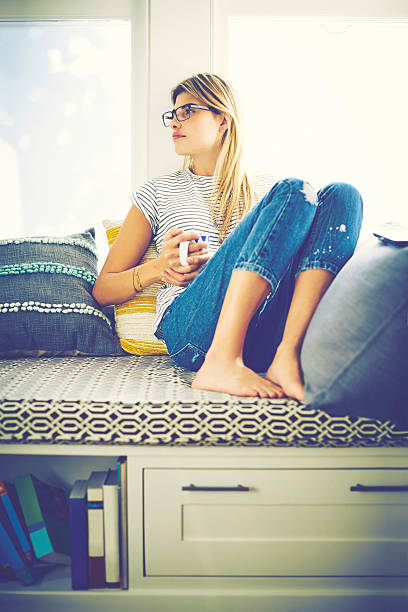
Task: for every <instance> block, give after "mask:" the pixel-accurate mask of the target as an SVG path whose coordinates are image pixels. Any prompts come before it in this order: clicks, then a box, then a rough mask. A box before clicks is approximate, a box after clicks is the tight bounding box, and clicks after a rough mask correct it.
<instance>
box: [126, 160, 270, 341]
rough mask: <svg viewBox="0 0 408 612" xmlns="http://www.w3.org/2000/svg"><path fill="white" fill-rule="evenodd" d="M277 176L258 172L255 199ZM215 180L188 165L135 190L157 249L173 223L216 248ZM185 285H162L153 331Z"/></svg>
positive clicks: (137, 204)
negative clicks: (205, 237) (212, 203)
mask: <svg viewBox="0 0 408 612" xmlns="http://www.w3.org/2000/svg"><path fill="white" fill-rule="evenodd" d="M277 180H278V179H277V178H276V177H273V176H272V175H270V174H264V175H262V176H257V177H256V181H255V185H254V188H255V193H256V201H259V200H260V199H261V198H262V197H263V196H264V195H265V194H266V193H267V192H268V191H269V190H270V189H271V188H272V186H273V185H274V184H275V183H276V182H277ZM212 181H213V177H212V176H199V175H197V174H193V172H191V170H189V169H188V168H187V169H185V170H178V171H177V172H173V173H172V174H167V175H164V176H160V177H158V178H154V179H152V180H150V181H148V182H147V183H144V185H142V186H141V187H140V188H139V189H138V190H137V191H136V192H135V193H134V194H133V196H132V202H133V204H134V205H135V206H137V207H138V209H139V210H140V211H141V212H142V213H143V214H144V215H145V217H146V218H147V220H148V221H149V223H150V225H151V227H152V232H153V240H154V243H155V245H156V250H157V252H158V253H160V252H161V249H162V246H163V239H164V237H165V235H166V234H167V232H168V231H169V230H170V229H171V228H172V227H177V228H179V229H182V230H183V231H185V232H186V231H197V232H199V233H200V234H206V235H208V236H209V245H208V252H209V253H214V252H215V251H216V250H217V248H218V246H219V244H218V235H219V231H218V228H217V227H216V225H215V224H214V222H213V218H212V212H211V208H210V205H209V204H208V199H209V197H210V195H211V193H212V189H213V182H212ZM235 226H236V219H234V218H233V220H232V223H231V226H230V230H229V231H230V232H231V231H232V230H233V229H234V227H235ZM184 289H185V287H176V286H175V285H171V284H168V283H165V284H164V285H163V286H162V287H161V288H160V289H159V291H158V294H157V303H156V317H155V319H154V322H153V333H155V332H156V330H157V327H158V325H159V323H160V321H161V318H162V316H163V314H164V312H165V310H166V309H167V308H168V306H170V304H171V303H172V301H173V300H174V298H175V297H177V296H178V295H179V294H180V293H181V292H182V291H184Z"/></svg>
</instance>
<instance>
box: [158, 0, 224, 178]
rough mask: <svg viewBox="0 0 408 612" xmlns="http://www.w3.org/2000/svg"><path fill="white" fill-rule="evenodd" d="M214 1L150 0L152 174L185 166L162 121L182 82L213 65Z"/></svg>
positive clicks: (210, 68)
mask: <svg viewBox="0 0 408 612" xmlns="http://www.w3.org/2000/svg"><path fill="white" fill-rule="evenodd" d="M211 4H212V3H211V0H194V1H192V0H177V2H174V3H173V2H170V1H169V0H150V44H149V49H150V54H149V61H150V64H149V73H150V95H149V148H148V173H149V175H150V176H155V175H158V174H162V173H166V172H168V171H171V170H173V169H177V168H179V167H180V166H181V164H182V161H183V158H182V157H178V156H176V155H175V154H174V152H173V148H174V147H173V143H172V141H171V138H170V134H171V132H170V129H169V128H167V129H166V128H165V127H164V126H163V124H162V121H161V115H162V113H163V112H164V111H166V110H168V109H169V108H172V103H171V101H170V91H171V89H172V87H174V86H175V85H177V83H178V82H179V81H181V80H182V79H184V78H187V77H189V76H191V75H192V74H195V73H197V72H210V71H211V70H212V67H211Z"/></svg>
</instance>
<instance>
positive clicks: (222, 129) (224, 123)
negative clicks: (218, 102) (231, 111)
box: [219, 114, 229, 133]
mask: <svg viewBox="0 0 408 612" xmlns="http://www.w3.org/2000/svg"><path fill="white" fill-rule="evenodd" d="M228 127H229V126H228V121H227V118H226V116H225V115H224V114H223V115H222V121H221V123H220V127H219V130H220V132H222V133H224V132H226V131H227V130H228Z"/></svg>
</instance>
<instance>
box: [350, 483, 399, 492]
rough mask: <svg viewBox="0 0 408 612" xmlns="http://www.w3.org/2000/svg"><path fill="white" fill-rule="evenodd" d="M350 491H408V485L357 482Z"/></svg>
mask: <svg viewBox="0 0 408 612" xmlns="http://www.w3.org/2000/svg"><path fill="white" fill-rule="evenodd" d="M350 491H360V492H361V493H368V492H370V491H388V492H393V491H399V492H400V491H408V485H390V486H388V485H379V486H377V487H376V486H369V485H362V484H356V485H354V487H350Z"/></svg>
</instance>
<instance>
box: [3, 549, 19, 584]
mask: <svg viewBox="0 0 408 612" xmlns="http://www.w3.org/2000/svg"><path fill="white" fill-rule="evenodd" d="M15 578H16V575H15V573H14V572H13V570H12V569H11V567H10V563H9V562H8V559H7V556H6V555H5V554H4V553H3V548H2V547H1V546H0V580H1V582H6V581H7V580H15Z"/></svg>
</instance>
